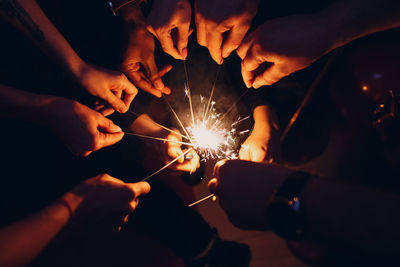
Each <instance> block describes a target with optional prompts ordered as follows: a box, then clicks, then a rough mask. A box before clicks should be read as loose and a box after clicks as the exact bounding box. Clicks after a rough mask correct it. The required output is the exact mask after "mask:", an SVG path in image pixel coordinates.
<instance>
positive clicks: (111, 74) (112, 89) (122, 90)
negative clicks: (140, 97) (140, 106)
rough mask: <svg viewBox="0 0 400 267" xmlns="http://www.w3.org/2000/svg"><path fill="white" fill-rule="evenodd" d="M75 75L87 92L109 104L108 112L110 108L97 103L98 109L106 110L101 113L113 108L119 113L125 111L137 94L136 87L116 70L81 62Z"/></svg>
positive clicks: (108, 112)
mask: <svg viewBox="0 0 400 267" xmlns="http://www.w3.org/2000/svg"><path fill="white" fill-rule="evenodd" d="M75 77H76V79H77V80H78V82H79V83H80V84H81V86H82V87H84V88H85V89H86V90H87V91H88V93H90V94H92V95H94V96H97V97H99V98H100V99H102V100H104V101H105V102H106V104H107V105H109V106H111V112H110V108H108V107H105V106H107V105H100V106H99V105H98V109H99V110H106V111H103V113H107V115H108V114H110V113H112V112H113V111H114V110H117V111H118V112H120V113H125V112H127V111H128V109H129V106H130V104H131V102H132V100H133V99H134V98H135V96H136V94H137V89H136V87H135V86H134V85H133V84H132V83H131V82H130V81H129V80H128V79H127V78H126V76H125V75H124V74H123V73H120V72H118V71H112V70H107V69H103V68H101V67H97V66H92V65H89V64H86V63H83V64H82V66H81V68H79V72H77V73H76V74H75Z"/></svg>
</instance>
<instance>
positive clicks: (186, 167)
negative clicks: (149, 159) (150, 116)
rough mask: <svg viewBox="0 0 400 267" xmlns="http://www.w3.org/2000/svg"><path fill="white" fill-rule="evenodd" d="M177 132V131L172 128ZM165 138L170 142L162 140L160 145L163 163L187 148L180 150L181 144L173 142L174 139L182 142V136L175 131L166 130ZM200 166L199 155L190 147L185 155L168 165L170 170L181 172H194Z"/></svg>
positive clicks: (179, 154)
mask: <svg viewBox="0 0 400 267" xmlns="http://www.w3.org/2000/svg"><path fill="white" fill-rule="evenodd" d="M174 131H176V132H177V133H179V131H178V130H177V129H174ZM165 138H166V139H168V140H170V141H171V142H164V143H163V144H162V147H161V152H162V155H163V159H164V162H165V164H167V163H169V162H170V161H171V160H173V159H175V158H177V157H179V156H181V155H182V154H183V153H185V152H186V151H187V150H188V149H185V150H182V145H181V144H179V143H174V141H177V142H182V137H181V136H180V135H178V134H176V133H171V132H168V134H167V136H166V137H165ZM199 167H200V157H199V156H198V155H197V153H196V152H195V151H194V150H193V149H192V150H191V151H190V152H188V153H187V154H186V155H185V156H183V157H180V158H179V159H178V160H177V161H176V162H175V163H174V164H172V165H171V166H169V169H170V170H174V171H181V172H190V173H192V172H194V171H196V169H197V168H199Z"/></svg>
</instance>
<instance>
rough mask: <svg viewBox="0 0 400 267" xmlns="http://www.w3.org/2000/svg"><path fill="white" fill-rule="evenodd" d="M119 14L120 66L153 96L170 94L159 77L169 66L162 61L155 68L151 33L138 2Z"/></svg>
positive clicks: (130, 77) (121, 10) (124, 8)
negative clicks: (163, 64)
mask: <svg viewBox="0 0 400 267" xmlns="http://www.w3.org/2000/svg"><path fill="white" fill-rule="evenodd" d="M120 15H121V17H122V18H123V21H124V23H123V27H124V31H123V36H122V39H123V41H122V63H121V65H120V69H121V70H122V71H123V72H124V73H125V74H126V75H127V76H128V78H129V79H130V80H131V81H133V82H134V83H135V84H136V85H137V86H138V87H140V88H141V89H143V90H144V91H147V92H149V93H150V94H153V95H155V96H157V97H161V95H162V94H163V93H164V94H170V93H171V90H170V89H169V88H168V87H166V86H165V85H164V83H163V81H162V79H161V78H162V77H163V76H164V75H165V74H166V73H167V72H169V71H170V70H171V69H172V66H171V65H165V66H164V67H163V68H161V70H158V68H157V65H156V63H155V61H154V47H155V44H154V37H153V36H152V35H151V34H150V33H149V32H148V31H147V29H146V20H145V18H144V16H143V14H142V10H141V9H140V6H139V4H138V3H132V4H129V5H126V6H124V7H122V8H121V9H120Z"/></svg>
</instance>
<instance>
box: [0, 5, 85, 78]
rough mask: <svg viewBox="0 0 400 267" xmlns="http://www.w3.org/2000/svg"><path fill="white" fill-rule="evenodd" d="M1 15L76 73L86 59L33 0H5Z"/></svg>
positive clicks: (66, 68)
mask: <svg viewBox="0 0 400 267" xmlns="http://www.w3.org/2000/svg"><path fill="white" fill-rule="evenodd" d="M0 3H1V4H2V8H1V9H0V16H1V17H2V18H3V19H4V20H6V21H8V22H9V23H11V24H12V25H13V26H14V27H15V28H17V29H18V30H19V31H21V32H22V33H23V34H24V35H25V36H26V37H27V38H29V39H30V40H31V41H32V42H33V43H34V44H35V45H36V46H38V47H39V48H40V49H41V50H42V51H43V52H44V53H45V54H48V55H49V56H50V57H52V58H53V59H54V60H55V62H56V63H57V64H59V65H61V67H62V68H64V69H65V70H66V71H68V72H69V73H71V74H72V75H73V76H75V77H76V76H77V75H78V73H79V72H80V69H81V68H82V65H83V64H84V62H83V61H82V59H81V58H80V57H79V56H78V55H77V54H76V53H75V52H74V50H73V49H72V48H71V46H70V45H69V44H68V42H67V41H66V40H65V38H64V37H63V36H62V35H61V33H60V32H59V31H58V30H57V29H56V28H55V27H54V25H53V24H52V22H51V21H50V20H49V19H48V18H47V16H46V15H45V14H44V13H43V11H42V9H41V8H40V7H39V5H38V4H37V3H36V1H34V0H3V1H0Z"/></svg>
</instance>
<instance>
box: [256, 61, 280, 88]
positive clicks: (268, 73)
mask: <svg viewBox="0 0 400 267" xmlns="http://www.w3.org/2000/svg"><path fill="white" fill-rule="evenodd" d="M284 76H286V74H284V73H283V72H282V71H281V70H280V68H279V65H276V64H274V65H272V66H270V67H269V68H268V69H266V70H265V71H264V72H263V73H261V74H259V75H258V76H256V77H254V83H253V87H254V88H256V89H257V88H260V87H261V86H264V85H271V84H274V83H276V82H277V81H279V80H280V79H282V78H283V77H284Z"/></svg>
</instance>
